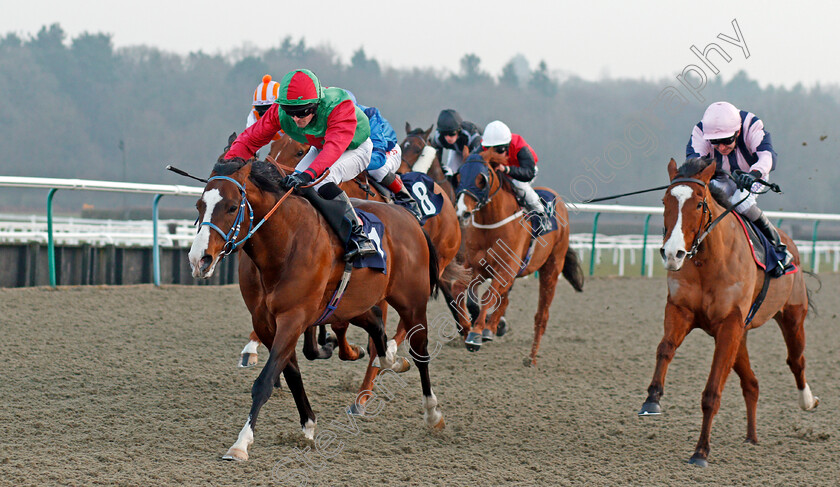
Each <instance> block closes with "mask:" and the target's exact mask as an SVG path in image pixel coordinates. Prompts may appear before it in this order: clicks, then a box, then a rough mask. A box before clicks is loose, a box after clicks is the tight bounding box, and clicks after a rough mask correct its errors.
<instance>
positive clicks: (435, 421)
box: [423, 392, 443, 428]
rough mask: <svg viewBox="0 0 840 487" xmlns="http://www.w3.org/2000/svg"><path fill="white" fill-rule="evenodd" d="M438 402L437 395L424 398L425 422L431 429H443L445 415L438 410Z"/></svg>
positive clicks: (433, 394)
mask: <svg viewBox="0 0 840 487" xmlns="http://www.w3.org/2000/svg"><path fill="white" fill-rule="evenodd" d="M437 406H438V400H437V396H435V393H434V392H432V393H431V395H430V396H423V420H425V421H426V425H427V426H428V427H429V428H443V414H441V412H440V411H439V410H438V407H437Z"/></svg>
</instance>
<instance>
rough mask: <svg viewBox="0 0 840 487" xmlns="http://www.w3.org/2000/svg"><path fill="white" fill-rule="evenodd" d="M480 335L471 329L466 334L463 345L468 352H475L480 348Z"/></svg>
mask: <svg viewBox="0 0 840 487" xmlns="http://www.w3.org/2000/svg"><path fill="white" fill-rule="evenodd" d="M481 342H482V340H481V335H480V334H478V333H476V332H474V331H471V332H470V333H469V334H468V335H467V339H466V340H464V346H465V347H467V350H469V351H470V352H477V351H478V350H479V349H480V348H481Z"/></svg>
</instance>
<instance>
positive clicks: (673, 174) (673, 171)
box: [668, 157, 677, 181]
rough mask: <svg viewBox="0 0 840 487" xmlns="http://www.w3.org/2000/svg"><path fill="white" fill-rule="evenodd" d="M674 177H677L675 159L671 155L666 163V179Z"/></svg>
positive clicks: (669, 179) (671, 179) (670, 179)
mask: <svg viewBox="0 0 840 487" xmlns="http://www.w3.org/2000/svg"><path fill="white" fill-rule="evenodd" d="M675 177H677V161H675V160H674V158H673V157H672V158H671V161H670V162H669V163H668V181H673V180H674V178H675Z"/></svg>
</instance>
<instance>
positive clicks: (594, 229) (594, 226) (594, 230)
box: [589, 211, 601, 276]
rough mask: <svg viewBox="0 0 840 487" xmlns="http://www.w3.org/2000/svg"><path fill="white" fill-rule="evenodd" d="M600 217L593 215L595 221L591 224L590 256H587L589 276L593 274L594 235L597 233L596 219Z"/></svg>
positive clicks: (599, 213)
mask: <svg viewBox="0 0 840 487" xmlns="http://www.w3.org/2000/svg"><path fill="white" fill-rule="evenodd" d="M599 216H601V212H600V211H599V212H597V213H595V220H594V221H593V222H592V251H591V255H590V256H589V275H590V276H591V275H592V274H594V273H595V234H596V233H598V217H599Z"/></svg>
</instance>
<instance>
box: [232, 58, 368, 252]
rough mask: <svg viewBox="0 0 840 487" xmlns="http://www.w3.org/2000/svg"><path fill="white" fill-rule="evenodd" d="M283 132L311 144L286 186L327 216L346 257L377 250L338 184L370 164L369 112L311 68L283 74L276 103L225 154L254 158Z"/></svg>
mask: <svg viewBox="0 0 840 487" xmlns="http://www.w3.org/2000/svg"><path fill="white" fill-rule="evenodd" d="M279 130H283V132H284V133H286V134H287V135H289V137H291V138H292V139H293V140H296V141H297V142H300V143H303V144H309V145H310V146H311V148H310V150H309V152H308V153H307V154H306V155H305V156H304V157H303V159H301V161H300V162H299V163H298V165H297V167H296V168H295V172H294V173H293V174H290V175H288V176H286V177H285V178H284V179H283V185H284V186H285V187H287V188H298V190H299V191H300V194H301V195H302V196H304V197H305V198H306V199H307V200H309V202H310V203H312V205H313V206H314V207H315V208H316V209H317V210H318V211H319V212H320V213H321V214H322V215H323V216H324V218H325V219H326V220H327V223H329V225H330V226H331V227H332V229H333V230H334V231H335V233H336V235H338V237H339V239H340V240H341V242H342V243H343V244H344V245H345V248H346V253H345V255H344V259H345V260H347V261H350V260H353V259H355V258H356V257H364V256H367V255H372V254H375V253H378V251H377V248H376V245H374V243H373V242H372V241H371V240H370V238H369V237H368V236H367V235H365V233H364V230H363V229H362V224H361V222H360V221H359V217H358V216H357V215H356V212H355V211H354V210H353V205H352V204H351V203H350V199H349V198H348V197H347V194H345V193H344V191H342V190H341V188H339V187H338V183H341V182H344V181H349V180H351V179H353V178H355V177H356V176H358V175H359V173H361V172H362V171H364V170H365V168H366V167H367V165H368V163H369V162H370V155H371V151H372V149H373V144H372V143H371V141H370V124H369V122H368V118H367V116H366V115H365V114H364V112H362V110H361V109H360V108H358V107H357V106H356V105H354V104H353V101H352V100H351V99H350V97H349V95H348V94H347V92H346V91H345V90H343V89H341V88H335V87H329V88H324V87H322V86H321V82H320V81H319V80H318V77H317V76H315V74H314V73H313V72H312V71H309V70H308V69H296V70H294V71H291V72H289V73H287V74H286V75H285V76H283V79H282V80H281V81H280V90H279V92H278V94H277V99H276V100H275V101H274V104H272V105H271V106H270V107H269V108H268V109H267V110H266V111H265V112H264V113H263V115H262V116H261V117H260V118H259V120H257V122H256V123H254V125H251V126H250V127H248V128H247V129H245V131H244V132H242V133H241V134H239V137H237V138H236V140H235V141H234V142H233V144H231V146H230V150H228V152H227V154H225V155H224V158H225V159H232V158H235V157H239V158H242V159H244V160H248V159H250V158H251V157H252V156H253V155H254V153H255V152H256V151H257V150H258V149H259V148H260V147H262V146H264V145H265V144H267V143H269V142H270V141H271V139H272V137H274V136H275V135H276V134H277V132H278V131H279ZM327 169H329V170H330V172H329V174H328V175H327V176H326V177H325V178H323V179H321V180H320V181H319V182H318V184H316V185H314V186H313V188H314V190H313V188H305V189H302V188H299V187H300V186H302V185H306V184H308V183H310V182H311V181H313V180H315V179H317V178H318V177H319V176H321V175H322V174H323V173H324V172H325V171H326V170H327ZM351 237H352V238H351Z"/></svg>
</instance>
